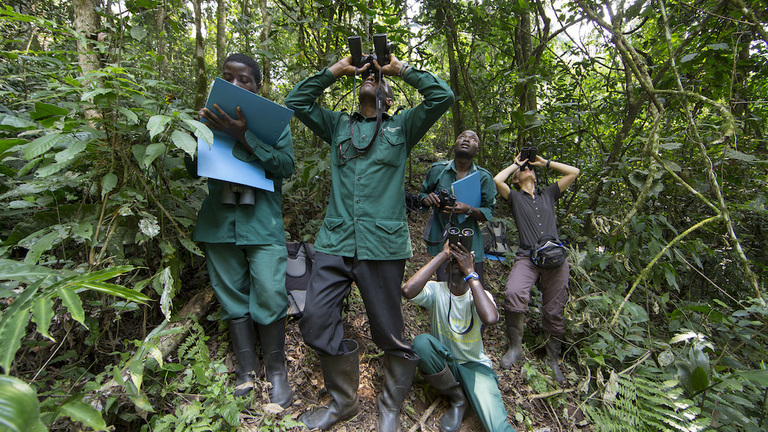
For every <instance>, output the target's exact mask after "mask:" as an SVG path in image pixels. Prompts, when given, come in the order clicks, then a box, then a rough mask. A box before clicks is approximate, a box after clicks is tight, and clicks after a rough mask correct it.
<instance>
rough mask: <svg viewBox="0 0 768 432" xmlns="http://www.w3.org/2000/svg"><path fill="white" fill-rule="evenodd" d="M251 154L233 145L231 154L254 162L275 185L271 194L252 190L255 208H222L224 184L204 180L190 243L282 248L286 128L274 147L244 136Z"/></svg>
mask: <svg viewBox="0 0 768 432" xmlns="http://www.w3.org/2000/svg"><path fill="white" fill-rule="evenodd" d="M245 139H246V141H247V142H248V146H249V147H250V148H251V149H252V150H253V154H251V153H250V152H248V151H247V150H246V149H245V148H242V147H241V146H242V145H241V144H240V143H237V144H236V145H235V148H234V150H233V154H234V155H235V156H236V157H237V158H238V159H241V160H245V161H250V160H257V161H258V162H259V164H261V166H262V167H263V168H264V171H265V173H266V176H267V178H268V179H271V180H273V181H274V183H275V191H274V192H269V191H266V190H262V189H256V188H254V194H255V204H254V205H251V206H247V205H240V204H237V205H233V206H226V205H223V204H222V203H221V190H222V187H223V185H224V183H225V182H222V181H220V180H214V179H208V196H207V197H205V200H203V204H202V206H201V207H200V213H199V214H198V217H197V224H196V225H195V231H194V232H193V234H192V239H193V240H195V241H199V242H206V243H235V244H237V245H239V246H244V245H266V244H275V245H283V244H285V228H284V227H283V212H282V209H281V200H282V185H283V179H284V178H286V177H289V176H290V175H291V174H293V170H294V168H295V166H294V159H293V141H292V139H291V129H290V128H289V127H286V128H285V130H284V131H283V134H282V135H281V136H280V139H279V140H278V141H277V144H275V146H274V147H272V146H270V145H267V144H264V143H263V142H262V141H261V140H260V139H259V138H257V137H256V135H254V134H253V133H251V132H250V131H247V132H246V133H245Z"/></svg>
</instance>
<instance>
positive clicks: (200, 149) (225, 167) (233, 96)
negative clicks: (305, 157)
mask: <svg viewBox="0 0 768 432" xmlns="http://www.w3.org/2000/svg"><path fill="white" fill-rule="evenodd" d="M213 104H216V105H218V106H219V107H220V108H221V109H222V110H224V112H225V113H227V115H229V116H230V117H232V118H237V107H238V106H239V107H240V108H241V109H242V111H243V115H244V116H245V119H246V120H247V121H248V130H249V131H251V132H253V134H254V135H256V136H257V137H258V138H259V139H261V140H262V141H263V142H264V143H265V144H268V145H272V146H274V145H275V144H276V143H277V141H278V140H279V139H280V136H281V135H282V133H283V131H284V130H285V128H286V127H288V122H289V121H290V120H291V117H292V116H293V110H290V109H288V108H286V107H284V106H282V105H278V104H276V103H274V102H272V101H271V100H269V99H265V98H263V97H261V96H259V95H257V94H256V93H251V92H249V91H248V90H245V89H242V88H240V87H238V86H236V85H234V84H231V83H229V82H227V81H225V80H223V79H221V78H216V79H215V80H214V82H213V86H211V92H210V93H209V95H208V101H207V102H206V103H205V107H206V108H208V109H209V110H211V111H213V112H214V113H218V112H217V111H216V109H215V108H214V107H213ZM236 142H237V141H236V140H235V139H234V138H232V137H231V136H229V135H227V134H226V133H223V132H220V131H213V145H211V146H209V145H208V143H206V142H205V141H203V140H201V139H199V138H198V140H197V173H198V175H200V176H202V177H209V178H213V179H217V180H224V181H228V182H231V183H239V184H243V185H247V186H253V187H255V188H259V189H264V190H267V191H270V192H272V191H274V190H275V185H274V182H273V181H272V180H270V179H268V178H266V175H265V172H264V168H262V166H261V165H260V164H259V163H258V162H256V161H252V162H244V161H241V160H240V159H237V158H236V157H234V156H233V155H232V149H233V148H234V146H235V144H236Z"/></svg>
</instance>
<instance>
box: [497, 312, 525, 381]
mask: <svg viewBox="0 0 768 432" xmlns="http://www.w3.org/2000/svg"><path fill="white" fill-rule="evenodd" d="M504 321H505V323H506V325H507V337H508V338H509V349H508V350H507V352H506V353H505V354H504V356H503V357H502V358H501V362H499V363H500V365H501V367H502V368H503V369H509V368H511V367H512V366H514V365H516V364H517V362H518V360H520V357H521V356H522V354H523V325H524V323H525V314H524V313H522V312H510V311H504Z"/></svg>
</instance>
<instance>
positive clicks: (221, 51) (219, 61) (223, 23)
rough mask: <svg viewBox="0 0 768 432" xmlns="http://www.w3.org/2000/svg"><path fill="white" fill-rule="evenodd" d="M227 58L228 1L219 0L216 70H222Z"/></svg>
mask: <svg viewBox="0 0 768 432" xmlns="http://www.w3.org/2000/svg"><path fill="white" fill-rule="evenodd" d="M226 59H227V2H226V0H218V7H217V8H216V70H221V68H222V67H223V66H224V60H226Z"/></svg>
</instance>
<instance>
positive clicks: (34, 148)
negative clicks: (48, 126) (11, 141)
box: [24, 133, 64, 160]
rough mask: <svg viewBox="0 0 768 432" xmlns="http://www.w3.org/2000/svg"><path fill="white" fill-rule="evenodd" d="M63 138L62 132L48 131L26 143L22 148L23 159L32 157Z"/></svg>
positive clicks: (44, 151)
mask: <svg viewBox="0 0 768 432" xmlns="http://www.w3.org/2000/svg"><path fill="white" fill-rule="evenodd" d="M62 139H64V136H63V135H62V134H57V133H50V134H47V135H43V136H41V137H40V138H38V139H36V140H34V141H32V142H31V143H29V144H27V146H26V148H25V149H24V159H26V160H30V159H34V158H36V157H38V156H40V155H42V154H44V153H46V152H47V151H48V150H50V149H52V148H53V147H54V146H56V145H57V144H58V143H59V142H61V140H62Z"/></svg>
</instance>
